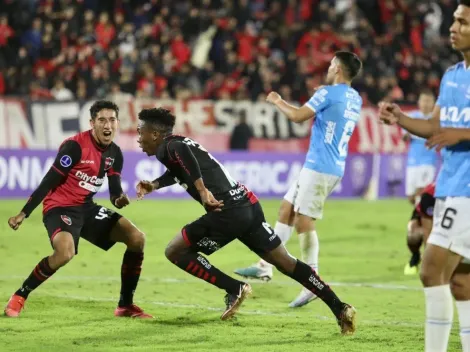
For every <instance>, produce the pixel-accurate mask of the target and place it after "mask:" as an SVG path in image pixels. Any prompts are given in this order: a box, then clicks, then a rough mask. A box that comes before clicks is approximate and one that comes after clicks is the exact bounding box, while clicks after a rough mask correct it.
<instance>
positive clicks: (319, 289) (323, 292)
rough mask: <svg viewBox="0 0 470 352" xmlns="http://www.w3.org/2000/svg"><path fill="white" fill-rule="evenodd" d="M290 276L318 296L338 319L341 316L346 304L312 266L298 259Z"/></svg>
mask: <svg viewBox="0 0 470 352" xmlns="http://www.w3.org/2000/svg"><path fill="white" fill-rule="evenodd" d="M289 276H290V277H291V278H293V279H294V280H295V281H297V282H299V283H300V284H302V285H303V286H304V287H305V288H307V289H308V290H310V291H312V292H313V293H314V294H315V295H317V296H318V297H319V298H320V299H321V300H322V301H323V302H325V303H326V305H327V306H328V307H330V309H331V311H332V312H333V314H334V315H335V316H336V317H337V318H339V317H340V316H341V312H342V311H343V308H344V303H343V302H341V300H340V299H339V298H338V296H336V294H335V293H334V292H333V290H332V289H331V288H330V287H329V286H328V285H327V284H326V283H325V282H324V281H323V280H322V279H321V278H320V276H318V274H317V273H316V272H315V270H313V269H312V268H311V267H310V266H308V265H307V264H305V263H304V262H301V261H300V260H298V259H297V264H296V265H295V269H294V272H293V273H292V274H289Z"/></svg>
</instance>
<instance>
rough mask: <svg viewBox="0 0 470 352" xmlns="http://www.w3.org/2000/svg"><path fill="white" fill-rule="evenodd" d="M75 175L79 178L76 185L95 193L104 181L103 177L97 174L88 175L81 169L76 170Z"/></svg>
mask: <svg viewBox="0 0 470 352" xmlns="http://www.w3.org/2000/svg"><path fill="white" fill-rule="evenodd" d="M75 176H77V178H78V179H79V180H81V181H80V182H79V183H78V185H79V186H80V187H82V188H84V189H86V190H87V191H90V192H93V193H96V192H98V190H99V189H100V188H101V185H102V184H103V182H104V177H102V178H99V177H98V176H88V174H86V173H84V172H83V171H77V172H76V173H75Z"/></svg>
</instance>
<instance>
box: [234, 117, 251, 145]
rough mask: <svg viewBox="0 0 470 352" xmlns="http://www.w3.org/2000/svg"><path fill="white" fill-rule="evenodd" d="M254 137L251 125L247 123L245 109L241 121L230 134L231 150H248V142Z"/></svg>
mask: <svg viewBox="0 0 470 352" xmlns="http://www.w3.org/2000/svg"><path fill="white" fill-rule="evenodd" d="M252 137H253V131H252V130H251V127H250V126H249V125H248V124H247V123H246V114H245V111H241V113H240V121H239V122H238V124H237V125H236V126H235V128H234V129H233V131H232V135H231V136H230V149H231V150H248V144H249V142H250V139H251V138H252Z"/></svg>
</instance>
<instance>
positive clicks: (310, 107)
mask: <svg viewBox="0 0 470 352" xmlns="http://www.w3.org/2000/svg"><path fill="white" fill-rule="evenodd" d="M305 106H306V107H308V108H309V109H310V110H312V111H313V112H314V113H315V114H316V113H317V110H315V108H314V107H313V105H312V103H310V101H307V102H306V103H305Z"/></svg>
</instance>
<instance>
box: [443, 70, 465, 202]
mask: <svg viewBox="0 0 470 352" xmlns="http://www.w3.org/2000/svg"><path fill="white" fill-rule="evenodd" d="M437 105H439V106H440V108H441V116H440V120H441V121H440V122H441V127H453V128H470V70H467V69H466V68H465V64H464V62H459V63H458V64H457V65H455V66H452V67H450V68H449V69H448V70H447V72H446V73H445V74H444V76H443V77H442V81H441V88H440V93H439V97H438V98H437ZM441 155H442V166H441V169H440V171H439V175H438V177H437V180H436V197H470V142H462V143H459V144H456V145H454V146H450V147H447V148H444V149H442V151H441Z"/></svg>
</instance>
